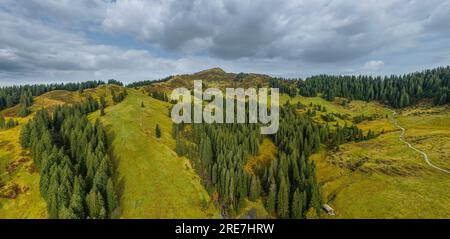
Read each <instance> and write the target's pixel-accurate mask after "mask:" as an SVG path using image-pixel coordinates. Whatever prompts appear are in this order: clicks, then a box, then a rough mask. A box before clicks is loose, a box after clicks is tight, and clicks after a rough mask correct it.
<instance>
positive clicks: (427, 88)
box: [271, 66, 450, 108]
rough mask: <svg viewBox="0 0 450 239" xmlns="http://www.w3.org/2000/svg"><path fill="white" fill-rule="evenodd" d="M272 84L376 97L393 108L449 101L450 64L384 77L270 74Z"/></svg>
mask: <svg viewBox="0 0 450 239" xmlns="http://www.w3.org/2000/svg"><path fill="white" fill-rule="evenodd" d="M272 81H273V83H272V84H271V85H273V86H280V87H281V88H280V89H282V90H281V92H284V93H288V94H290V95H293V94H294V89H293V85H294V84H293V83H292V82H296V86H297V88H298V90H299V93H300V94H301V95H303V96H309V97H315V96H317V95H318V94H319V93H320V94H322V97H323V98H325V99H326V100H329V101H332V100H333V99H334V98H335V97H345V98H349V99H355V100H364V101H379V102H382V103H385V104H388V105H390V106H392V107H395V108H401V107H405V106H410V105H414V104H416V103H417V102H418V101H420V100H423V99H431V100H432V101H433V104H435V105H443V104H448V103H450V67H449V66H446V67H439V68H435V69H431V70H424V71H422V72H415V73H410V74H405V75H392V76H386V77H372V76H365V75H359V76H333V75H318V76H312V77H308V78H306V79H305V80H302V79H282V78H273V79H272Z"/></svg>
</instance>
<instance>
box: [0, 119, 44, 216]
mask: <svg viewBox="0 0 450 239" xmlns="http://www.w3.org/2000/svg"><path fill="white" fill-rule="evenodd" d="M26 121H27V119H20V125H19V126H17V127H15V128H12V129H9V130H3V131H2V130H0V218H46V217H47V207H46V204H45V201H44V200H43V199H42V198H41V195H40V192H39V174H38V173H37V172H36V171H35V168H34V164H33V162H32V160H31V157H30V156H29V153H28V152H27V151H24V150H22V148H21V146H20V144H19V134H20V130H21V127H22V125H23V124H24V123H25V122H26Z"/></svg>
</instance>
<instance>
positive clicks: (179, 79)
mask: <svg viewBox="0 0 450 239" xmlns="http://www.w3.org/2000/svg"><path fill="white" fill-rule="evenodd" d="M270 78H271V77H270V76H268V75H262V74H255V73H227V72H225V71H224V70H223V69H221V68H212V69H207V70H203V71H200V72H197V73H194V74H185V75H176V76H172V77H171V78H170V79H169V80H167V81H163V82H158V83H151V82H149V85H146V86H143V89H144V90H145V91H147V92H170V91H171V90H173V89H175V88H179V87H185V88H188V89H192V88H193V85H194V80H202V81H203V84H204V87H208V88H212V87H216V88H219V89H225V88H229V87H233V88H236V87H242V88H250V87H255V88H256V87H268V86H269V80H270Z"/></svg>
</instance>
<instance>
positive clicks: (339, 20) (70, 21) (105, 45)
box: [0, 0, 450, 85]
mask: <svg viewBox="0 0 450 239" xmlns="http://www.w3.org/2000/svg"><path fill="white" fill-rule="evenodd" d="M449 23H450V0H431V1H423V0H417V1H416V0H392V1H391V0H384V1H383V0H378V1H376V0H364V1H361V0H342V1H341V0H290V1H287V0H265V1H258V0H251V1H246V0H220V1H215V0H160V1H150V0H149V1H140V0H135V1H131V0H129V1H126V0H117V1H111V0H110V1H104V0H89V1H88V0H76V1H71V0H0V85H7V84H24V83H43V82H67V81H85V80H106V79H109V78H114V79H117V80H120V81H123V82H132V81H139V80H151V79H158V78H162V77H164V76H167V75H172V74H180V73H192V72H196V71H199V70H203V69H207V68H212V67H221V68H223V69H224V70H225V71H228V72H256V73H266V74H270V75H277V76H287V77H305V76H309V75H314V74H321V73H328V74H371V75H385V74H393V73H407V72H410V71H417V70H422V69H426V68H432V67H436V66H444V65H449V64H450V24H449Z"/></svg>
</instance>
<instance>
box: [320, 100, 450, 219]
mask: <svg viewBox="0 0 450 239" xmlns="http://www.w3.org/2000/svg"><path fill="white" fill-rule="evenodd" d="M316 101H319V100H317V99H316ZM328 104H329V103H328ZM376 107H379V106H376ZM334 109H336V110H340V109H339V107H335V108H334ZM355 109H358V110H360V111H361V112H364V111H366V112H367V110H370V106H369V109H367V108H366V109H364V108H362V109H361V108H355ZM375 110H377V109H376V108H375ZM385 110H387V109H385ZM342 112H345V110H343V111H342ZM368 112H370V111H368ZM372 112H373V111H372ZM375 112H376V111H375ZM378 112H383V113H385V112H386V111H380V109H378ZM389 115H391V114H389ZM449 120H450V114H449V111H448V108H445V107H444V108H423V107H418V108H411V109H406V110H404V111H402V112H401V114H400V115H399V117H398V121H399V123H400V125H402V126H403V127H405V128H406V129H407V133H406V138H407V140H408V141H409V142H411V143H412V144H413V145H414V146H415V147H418V148H420V149H422V150H424V151H425V152H426V153H427V154H428V155H429V156H430V159H431V160H432V161H433V162H434V163H436V164H437V165H439V166H442V167H447V168H448V167H449V165H450V159H449V158H448V157H449V156H448V155H449V153H450V151H449V150H450V145H449V142H450V140H449V138H450V130H449V128H450V125H448V122H449ZM358 126H359V127H361V128H363V129H365V130H368V129H372V130H375V131H376V132H379V131H380V130H381V129H382V128H383V129H384V130H385V133H384V134H382V135H381V136H379V137H378V138H376V139H373V140H370V141H364V142H358V143H349V144H345V145H342V146H341V147H340V150H339V151H327V150H326V149H325V148H323V149H322V150H321V151H320V152H319V153H318V154H315V155H313V156H312V157H311V159H312V160H315V162H316V164H317V172H318V180H319V181H320V183H321V185H322V191H323V196H324V201H325V202H327V203H329V204H330V205H331V206H332V207H333V208H334V209H335V210H336V217H337V218H448V217H450V195H449V194H448V189H447V188H448V186H446V185H449V183H450V175H446V174H443V173H441V172H439V171H436V170H434V169H432V168H430V167H429V166H428V165H427V164H426V163H425V162H424V160H423V158H422V157H421V155H420V154H417V153H416V152H414V151H412V150H410V149H409V148H408V147H407V146H406V145H405V144H403V143H401V142H400V141H399V140H398V136H399V133H400V132H399V131H398V130H397V129H396V128H395V127H394V126H393V124H392V123H391V121H390V120H389V119H386V118H381V119H378V120H375V121H365V122H363V123H361V124H359V125H358Z"/></svg>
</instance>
